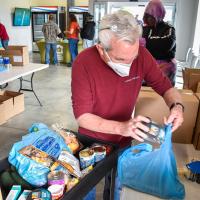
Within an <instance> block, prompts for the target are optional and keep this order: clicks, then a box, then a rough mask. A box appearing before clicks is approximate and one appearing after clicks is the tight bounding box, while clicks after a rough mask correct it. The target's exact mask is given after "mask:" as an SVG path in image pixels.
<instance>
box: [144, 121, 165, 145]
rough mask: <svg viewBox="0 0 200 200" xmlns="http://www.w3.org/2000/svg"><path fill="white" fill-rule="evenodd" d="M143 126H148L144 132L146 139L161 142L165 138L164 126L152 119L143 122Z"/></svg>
mask: <svg viewBox="0 0 200 200" xmlns="http://www.w3.org/2000/svg"><path fill="white" fill-rule="evenodd" d="M143 124H144V125H145V126H148V127H149V132H145V133H146V134H147V138H145V140H146V141H149V142H152V143H157V144H162V143H163V142H164V140H165V130H164V127H162V126H161V125H159V124H157V123H156V122H154V121H150V122H149V123H146V122H143Z"/></svg>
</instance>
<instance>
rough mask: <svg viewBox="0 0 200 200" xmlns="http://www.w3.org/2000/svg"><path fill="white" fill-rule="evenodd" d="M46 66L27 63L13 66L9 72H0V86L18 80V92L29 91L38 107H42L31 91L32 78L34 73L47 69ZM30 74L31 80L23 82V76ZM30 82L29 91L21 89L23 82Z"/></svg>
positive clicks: (32, 90)
mask: <svg viewBox="0 0 200 200" xmlns="http://www.w3.org/2000/svg"><path fill="white" fill-rule="evenodd" d="M48 67H49V65H48V64H38V63H29V64H28V65H25V66H13V67H12V68H10V70H9V71H4V72H0V86H1V85H3V84H7V83H8V82H11V81H14V80H16V79H19V80H20V89H19V92H20V91H29V92H33V93H34V95H35V97H36V99H37V100H38V102H39V104H40V106H42V104H41V102H40V100H39V98H38V97H37V95H36V93H35V91H34V89H33V76H34V73H35V72H37V71H40V70H43V69H46V68H48ZM30 74H31V79H30V80H25V79H23V77H24V76H27V75H30ZM24 81H25V82H30V84H31V85H30V89H26V88H23V82H24Z"/></svg>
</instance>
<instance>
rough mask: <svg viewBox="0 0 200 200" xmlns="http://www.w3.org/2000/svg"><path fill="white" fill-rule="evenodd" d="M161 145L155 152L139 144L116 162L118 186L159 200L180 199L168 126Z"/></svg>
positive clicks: (148, 146)
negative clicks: (156, 197) (126, 187)
mask: <svg viewBox="0 0 200 200" xmlns="http://www.w3.org/2000/svg"><path fill="white" fill-rule="evenodd" d="M165 131H166V136H165V141H164V143H163V144H162V145H161V147H160V148H159V149H155V150H153V148H152V145H150V144H146V143H142V144H139V145H136V146H133V147H130V148H129V149H127V150H126V151H125V152H124V153H123V154H122V155H121V156H120V157H119V159H118V176H119V180H120V182H121V184H122V185H125V186H128V187H130V188H133V189H136V190H138V191H141V192H144V193H148V194H152V195H155V196H158V197H160V198H163V199H183V198H184V197H185V189H184V186H183V184H181V182H180V181H179V178H178V174H177V168H176V161H175V157H174V153H173V150H172V143H171V135H172V133H171V126H167V127H166V128H165Z"/></svg>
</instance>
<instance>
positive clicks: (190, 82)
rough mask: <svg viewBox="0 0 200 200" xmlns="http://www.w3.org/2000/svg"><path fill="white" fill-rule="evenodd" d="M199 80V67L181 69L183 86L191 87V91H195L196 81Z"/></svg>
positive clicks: (196, 87) (185, 87)
mask: <svg viewBox="0 0 200 200" xmlns="http://www.w3.org/2000/svg"><path fill="white" fill-rule="evenodd" d="M199 82H200V69H191V68H185V69H183V83H184V84H183V88H184V89H191V90H192V91H193V92H197V89H198V83H199Z"/></svg>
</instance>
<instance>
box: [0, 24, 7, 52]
mask: <svg viewBox="0 0 200 200" xmlns="http://www.w3.org/2000/svg"><path fill="white" fill-rule="evenodd" d="M0 41H1V44H2V47H3V48H4V49H7V47H8V42H9V36H8V33H7V31H6V28H5V26H4V25H3V24H2V23H1V22H0Z"/></svg>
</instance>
